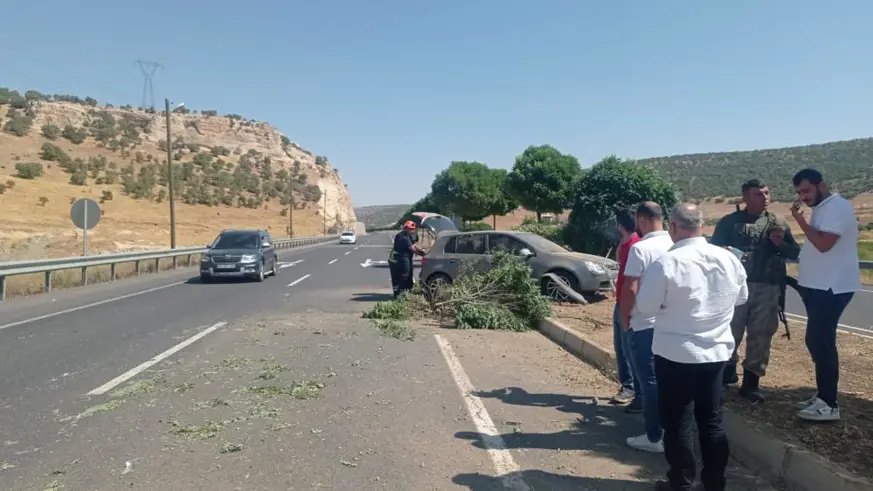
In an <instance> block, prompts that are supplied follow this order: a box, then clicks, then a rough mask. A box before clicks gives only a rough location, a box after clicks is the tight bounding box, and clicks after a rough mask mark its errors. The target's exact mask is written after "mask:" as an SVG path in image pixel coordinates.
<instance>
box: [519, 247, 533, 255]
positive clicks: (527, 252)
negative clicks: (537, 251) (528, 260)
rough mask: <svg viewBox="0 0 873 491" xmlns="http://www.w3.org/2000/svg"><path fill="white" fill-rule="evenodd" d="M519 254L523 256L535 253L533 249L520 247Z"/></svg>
mask: <svg viewBox="0 0 873 491" xmlns="http://www.w3.org/2000/svg"><path fill="white" fill-rule="evenodd" d="M518 255H519V256H522V257H531V256H533V255H534V253H533V251H532V250H530V249H528V248H527V247H525V248H523V249H520V250H519V251H518Z"/></svg>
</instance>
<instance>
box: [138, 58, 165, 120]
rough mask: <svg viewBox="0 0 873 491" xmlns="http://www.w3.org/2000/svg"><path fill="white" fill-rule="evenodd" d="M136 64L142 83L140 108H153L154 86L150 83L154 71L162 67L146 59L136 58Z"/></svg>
mask: <svg viewBox="0 0 873 491" xmlns="http://www.w3.org/2000/svg"><path fill="white" fill-rule="evenodd" d="M136 64H137V65H139V69H140V70H141V71H142V76H143V83H142V105H141V106H140V107H142V108H151V109H152V110H154V109H155V87H154V85H153V83H152V80H153V79H154V77H155V73H156V72H157V71H158V70H159V69H161V68H164V67H163V66H162V65H161V64H160V63H158V62H155V61H146V60H136Z"/></svg>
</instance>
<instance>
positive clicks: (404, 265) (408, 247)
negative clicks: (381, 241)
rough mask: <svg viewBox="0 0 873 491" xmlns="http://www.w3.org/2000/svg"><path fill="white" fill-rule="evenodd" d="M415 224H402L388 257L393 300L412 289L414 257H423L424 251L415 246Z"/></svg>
mask: <svg viewBox="0 0 873 491" xmlns="http://www.w3.org/2000/svg"><path fill="white" fill-rule="evenodd" d="M414 237H416V234H415V222H412V221H407V222H406V223H404V224H403V230H401V231H400V233H399V234H397V235H396V236H394V246H393V247H392V248H391V254H390V256H388V269H389V271H390V272H391V289H392V291H393V293H394V298H397V297H399V296H400V294H401V293H403V292H406V291H409V290H411V289H412V285H413V282H414V280H413V278H412V273H413V264H412V258H413V256H415V255H419V256H423V255H424V251H423V250H422V249H421V248H419V247H418V246H416V245H415V242H416V241H415V240H414V239H413V238H414Z"/></svg>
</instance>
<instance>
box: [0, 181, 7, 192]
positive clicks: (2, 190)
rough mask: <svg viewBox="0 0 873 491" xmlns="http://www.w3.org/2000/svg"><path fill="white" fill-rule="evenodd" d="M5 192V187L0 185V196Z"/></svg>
mask: <svg viewBox="0 0 873 491" xmlns="http://www.w3.org/2000/svg"><path fill="white" fill-rule="evenodd" d="M5 192H6V185H5V184H2V183H0V194H3V193H5Z"/></svg>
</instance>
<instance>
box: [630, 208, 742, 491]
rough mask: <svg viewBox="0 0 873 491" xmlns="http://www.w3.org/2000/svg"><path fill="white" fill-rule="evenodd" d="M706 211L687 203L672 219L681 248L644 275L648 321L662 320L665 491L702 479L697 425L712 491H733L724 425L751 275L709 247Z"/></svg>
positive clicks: (658, 330) (659, 352) (657, 350)
mask: <svg viewBox="0 0 873 491" xmlns="http://www.w3.org/2000/svg"><path fill="white" fill-rule="evenodd" d="M702 226H703V213H701V211H700V208H698V207H697V205H694V204H690V203H681V204H678V205H676V206H675V207H673V211H672V213H670V236H671V237H672V238H673V241H674V245H673V247H672V248H671V249H670V250H669V251H667V252H666V253H665V254H663V255H661V256H660V257H658V259H656V260H655V261H654V262H653V263H652V264H651V265H650V266H649V267H648V268H646V271H645V272H644V273H643V276H642V279H641V280H640V286H639V290H638V291H637V295H636V309H637V311H638V312H639V313H640V315H644V316H654V317H655V321H654V326H653V327H652V330H653V331H654V336H653V339H652V353H653V354H654V355H655V374H656V376H657V378H658V400H659V409H660V416H661V427H662V428H663V429H664V456H665V457H667V463H668V464H669V466H670V469H669V471H667V481H661V482H659V483H658V484H657V485H656V486H655V489H656V490H658V491H691V489H692V488H693V486H694V481H695V478H696V477H697V476H696V474H697V459H696V458H695V456H694V440H693V437H694V426H695V423H696V425H697V436H698V438H699V441H700V457H701V460H702V461H703V468H702V469H701V472H700V480H701V481H702V483H703V489H704V490H705V491H725V490H726V489H727V488H726V482H725V468H726V467H727V464H728V457H729V455H730V449H729V446H728V440H727V436H726V435H725V432H724V426H723V424H722V413H723V405H724V398H723V392H724V387H723V386H722V378H723V374H724V366H725V362H727V361H728V360H729V359H730V357H731V354H732V353H733V351H734V346H735V343H734V336H733V334H732V333H731V318H732V317H733V315H734V308H735V307H736V306H738V305H742V304H744V303H745V302H746V300H747V299H748V297H749V288H748V286H747V283H746V271H745V268H744V267H743V264H742V263H741V262H740V260H739V259H738V258H737V257H736V256H735V255H734V254H733V253H731V252H729V251H727V250H726V249H725V248H723V247H717V246H714V245H712V244H709V243H707V241H706V239H705V238H704V237H703V234H702V232H701V227H702Z"/></svg>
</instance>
